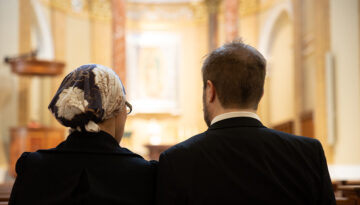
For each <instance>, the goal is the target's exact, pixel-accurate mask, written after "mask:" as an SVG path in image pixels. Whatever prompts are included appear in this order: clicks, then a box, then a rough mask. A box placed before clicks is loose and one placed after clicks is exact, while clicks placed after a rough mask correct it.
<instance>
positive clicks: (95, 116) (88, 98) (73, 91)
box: [48, 64, 126, 132]
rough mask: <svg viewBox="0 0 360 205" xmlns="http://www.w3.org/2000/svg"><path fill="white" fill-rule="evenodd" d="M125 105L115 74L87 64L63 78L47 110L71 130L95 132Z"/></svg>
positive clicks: (120, 84) (123, 94) (122, 87)
mask: <svg viewBox="0 0 360 205" xmlns="http://www.w3.org/2000/svg"><path fill="white" fill-rule="evenodd" d="M125 102H126V93H125V89H124V86H123V84H122V82H121V80H120V78H119V77H118V76H117V75H116V73H115V72H114V71H113V70H112V69H110V68H107V67H105V66H102V65H98V64H87V65H83V66H80V67H79V68H77V69H76V70H73V71H72V72H71V73H69V74H68V75H67V76H66V77H65V78H64V80H63V82H62V83H61V85H60V87H59V89H58V91H57V92H56V94H55V96H54V98H53V99H52V101H51V102H50V104H49V107H48V108H49V110H50V111H51V112H52V114H53V115H54V116H55V118H56V119H57V120H58V121H59V122H60V123H61V124H62V125H64V126H66V127H70V128H72V130H78V131H88V132H99V131H100V128H99V126H98V125H97V124H98V123H100V122H103V121H104V120H107V119H109V118H112V117H114V116H116V115H117V114H119V113H120V111H121V110H122V108H123V107H124V106H125Z"/></svg>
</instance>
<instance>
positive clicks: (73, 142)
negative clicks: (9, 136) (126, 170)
mask: <svg viewBox="0 0 360 205" xmlns="http://www.w3.org/2000/svg"><path fill="white" fill-rule="evenodd" d="M41 151H49V152H82V153H104V154H122V155H131V156H135V157H140V158H142V157H141V156H140V155H138V154H135V153H133V152H131V151H129V150H128V149H126V148H122V147H120V145H119V143H118V142H117V141H116V140H115V139H114V138H113V137H112V136H111V135H110V134H108V133H106V132H103V131H100V132H97V133H94V132H78V131H75V132H72V133H71V134H70V135H69V136H68V137H67V139H66V140H65V141H64V142H62V143H60V144H59V145H58V146H57V147H56V148H53V149H49V150H41Z"/></svg>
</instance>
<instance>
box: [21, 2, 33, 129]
mask: <svg viewBox="0 0 360 205" xmlns="http://www.w3.org/2000/svg"><path fill="white" fill-rule="evenodd" d="M31 8H32V6H31V3H30V0H20V1H19V11H20V12H19V13H20V15H19V54H24V53H29V52H30V51H31V23H32V13H31V12H32V11H31ZM30 83H31V78H30V77H28V76H20V77H19V88H18V89H19V99H18V102H19V104H18V125H20V126H25V125H27V123H29V121H30V119H29V118H30V107H31V106H30V105H31V104H30V103H31V102H30V99H31V98H30V95H31V88H30V86H29V85H30Z"/></svg>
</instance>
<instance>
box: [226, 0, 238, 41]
mask: <svg viewBox="0 0 360 205" xmlns="http://www.w3.org/2000/svg"><path fill="white" fill-rule="evenodd" d="M238 9H239V4H238V0H225V37H226V42H231V41H233V40H234V39H235V38H237V37H238Z"/></svg>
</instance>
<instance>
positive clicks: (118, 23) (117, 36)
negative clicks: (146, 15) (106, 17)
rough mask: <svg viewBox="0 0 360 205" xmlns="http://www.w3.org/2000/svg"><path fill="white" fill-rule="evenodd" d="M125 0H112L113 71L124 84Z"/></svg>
mask: <svg viewBox="0 0 360 205" xmlns="http://www.w3.org/2000/svg"><path fill="white" fill-rule="evenodd" d="M125 5H126V1H125V0H112V17H113V19H112V22H113V23H112V27H113V33H112V38H113V69H114V71H115V72H116V73H117V74H118V75H119V77H120V79H121V80H122V82H123V83H124V85H125V84H126V67H125V66H126V61H125V60H126V55H125V43H126V42H125V21H126V13H125Z"/></svg>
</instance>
